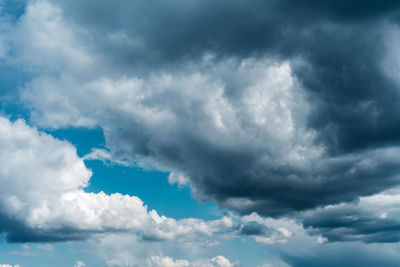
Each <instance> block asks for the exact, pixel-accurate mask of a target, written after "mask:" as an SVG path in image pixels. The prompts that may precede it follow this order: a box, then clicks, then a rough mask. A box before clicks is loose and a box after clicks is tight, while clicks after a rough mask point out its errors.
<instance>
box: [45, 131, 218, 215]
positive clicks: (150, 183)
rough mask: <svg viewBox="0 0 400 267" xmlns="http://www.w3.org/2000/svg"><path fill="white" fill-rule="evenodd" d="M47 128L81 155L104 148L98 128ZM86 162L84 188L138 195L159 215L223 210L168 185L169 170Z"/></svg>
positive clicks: (102, 136) (185, 189)
mask: <svg viewBox="0 0 400 267" xmlns="http://www.w3.org/2000/svg"><path fill="white" fill-rule="evenodd" d="M47 132H48V133H50V134H51V135H53V136H54V137H56V138H58V139H61V140H67V141H69V142H70V143H72V144H73V145H74V146H75V147H76V148H77V153H78V155H79V156H80V157H83V156H84V155H86V154H88V153H89V152H90V151H91V149H92V148H105V140H104V135H103V132H102V130H101V129H86V128H69V129H61V130H55V131H47ZM85 164H86V166H87V167H88V168H89V169H91V170H92V171H93V176H92V178H91V179H90V185H89V186H88V187H87V188H86V189H85V190H86V191H87V192H94V193H98V192H100V191H103V192H105V193H106V194H112V193H121V194H128V195H133V196H137V197H139V198H140V199H141V200H143V202H144V204H145V205H147V206H148V208H149V209H150V210H151V209H155V210H156V211H157V212H158V213H159V214H160V215H165V216H168V217H172V218H175V219H181V218H187V217H194V218H202V219H207V220H208V219H217V218H218V217H220V216H221V212H222V211H220V210H219V209H218V208H217V206H216V205H215V204H214V203H204V204H203V203H198V202H197V201H196V200H195V199H193V198H192V196H191V193H190V189H189V188H187V187H184V188H179V187H178V186H175V185H170V184H169V183H168V174H169V173H166V172H159V171H156V170H144V169H142V168H139V167H127V166H121V165H117V164H112V163H104V162H102V161H100V160H86V161H85Z"/></svg>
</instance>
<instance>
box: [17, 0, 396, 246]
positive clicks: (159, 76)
mask: <svg viewBox="0 0 400 267" xmlns="http://www.w3.org/2000/svg"><path fill="white" fill-rule="evenodd" d="M55 3H57V4H58V5H59V6H60V8H61V10H62V12H60V13H57V14H58V15H59V16H56V18H57V19H58V20H57V19H55V20H53V21H52V22H53V23H54V22H55V23H54V24H53V26H54V25H58V24H57V23H59V24H60V25H62V26H63V27H60V29H61V30H60V32H63V33H64V32H67V33H68V34H66V37H65V36H61V37H65V38H64V39H62V38H61V37H60V36H58V35H55V36H53V35H51V34H52V33H51V32H50V33H48V32H46V34H48V35H49V36H50V38H48V39H49V40H53V41H59V43H57V44H58V46H55V47H57V49H55V50H54V51H53V50H51V48H52V46H45V45H44V46H43V47H40V46H35V47H33V48H32V44H31V42H29V40H28V41H26V43H23V42H22V45H20V46H19V48H18V46H17V45H16V47H17V48H15V52H16V54H18V51H20V52H21V51H25V52H26V54H32V55H37V58H33V59H27V60H26V61H27V62H25V64H29V63H32V62H29V61H35V60H36V61H35V64H37V65H40V70H41V72H40V73H39V74H38V77H37V78H36V79H33V80H32V82H31V83H29V84H28V85H27V86H26V88H25V89H24V91H23V93H22V98H23V101H24V103H26V105H27V106H28V107H29V108H30V110H31V111H32V121H33V122H35V123H37V124H39V125H42V126H46V127H50V128H52V127H55V128H59V127H68V126H71V125H72V126H87V127H93V126H100V127H102V128H103V130H104V132H105V137H106V141H107V145H108V146H109V147H110V148H111V150H112V152H113V153H114V156H115V157H116V158H118V157H119V158H130V159H131V160H135V161H139V162H142V163H143V162H145V163H146V162H149V163H150V164H153V166H155V167H157V168H160V169H163V170H167V171H174V172H177V173H180V174H182V175H184V176H185V177H187V178H188V180H189V181H190V185H191V187H192V189H193V192H194V194H195V195H196V196H197V198H198V199H200V200H215V201H217V202H218V203H219V204H220V205H221V206H222V207H227V208H230V209H233V210H236V211H239V212H241V213H251V212H253V211H256V212H258V213H260V214H263V215H271V216H283V215H288V214H289V215H290V214H294V212H296V211H303V210H306V209H313V208H316V207H319V206H325V205H328V204H336V203H340V202H351V201H354V200H356V199H357V198H358V197H360V196H366V195H372V194H376V193H379V192H381V191H384V190H386V189H388V188H391V187H392V186H395V185H398V184H399V182H400V181H399V175H398V173H399V167H400V164H399V163H400V162H399V161H398V160H397V159H398V158H399V157H398V156H399V154H400V153H399V149H398V146H399V144H400V117H399V116H400V115H399V114H400V112H399V105H398V102H399V100H400V99H399V97H400V95H399V93H400V90H398V83H397V81H395V80H393V79H391V78H390V77H388V75H387V73H385V70H384V69H383V68H382V61H383V59H384V57H386V56H387V55H386V50H385V48H386V45H387V40H386V36H387V34H388V31H389V28H390V27H388V25H390V26H393V27H394V28H395V26H394V25H395V22H394V19H395V16H396V13H398V10H397V7H398V5H399V4H398V3H397V1H396V2H395V1H386V2H384V3H383V2H378V1H362V2H361V1H352V3H350V4H349V3H348V1H347V2H345V1H325V2H324V4H322V3H316V2H315V1H289V0H287V1H279V2H278V1H227V0H221V1H218V2H216V1H208V0H206V1H190V2H188V1H175V0H169V1H163V2H162V3H160V2H155V1H146V2H144V1H120V2H118V3H115V1H55ZM38 10H39V9H36V10H34V11H35V12H36V13H35V12H32V13H28V15H26V16H25V17H24V18H23V19H22V23H21V24H20V27H21V29H20V34H21V35H22V36H25V35H23V33H24V32H25V31H30V33H33V32H34V30H35V29H33V28H29V27H26V25H29V23H30V21H29V20H30V19H33V18H36V17H40V16H44V20H43V21H40V22H41V23H43V24H46V22H47V20H46V19H48V18H47V17H46V14H44V15H43V14H41V13H40V12H38ZM49 10H50V11H49V12H50V14H51V12H53V11H52V10H51V9H49ZM60 14H61V15H60ZM115 14H118V16H116V15H115ZM47 15H48V14H47ZM24 23H26V24H24ZM21 25H22V26H21ZM39 25H40V24H39ZM42 26H43V25H42ZM24 27H25V28H24ZM57 38H61V41H62V42H61V41H60V40H58V39H57ZM18 40H19V39H18V38H15V39H14V40H13V42H14V43H18ZM60 43H61V44H62V45H60ZM35 45H36V43H35ZM42 45H43V44H42ZM63 45H64V46H63ZM49 47H50V49H49ZM18 49H20V50H18ZM54 55H56V56H57V57H54ZM71 55H72V56H71ZM82 55H84V56H87V58H88V60H87V61H88V62H89V63H86V61H84V62H83V63H82V64H80V63H81V61H80V59H81V58H82ZM41 56H43V58H40V57H41ZM46 56H47V57H46ZM389 56H390V55H389ZM49 58H50V59H51V60H50V59H49ZM54 58H57V59H58V60H59V61H60V62H61V63H62V64H57V61H56V60H54ZM72 59H73V60H72ZM74 60H76V61H77V62H78V63H76V62H74ZM93 62H94V63H93ZM77 65H78V66H77ZM54 66H58V67H59V68H60V69H58V70H57V71H58V73H57V74H56V75H55V74H54V73H53V71H54V70H53V68H54ZM248 66H250V67H248ZM389 68H390V66H389ZM43 70H44V71H43ZM46 70H47V72H46ZM265 70H271V71H270V72H268V71H266V72H265ZM43 72H44V74H43ZM282 73H283V74H282ZM85 74H86V75H85ZM263 78H264V79H263ZM280 78H281V80H283V81H285V82H278V84H275V81H277V80H278V81H280ZM221 89H222V90H221ZM219 90H220V91H219ZM110 92H111V93H110ZM49 96H51V97H49ZM246 101H247V102H246ZM287 114H289V115H287ZM348 212H349V213H355V212H356V210H353V209H351V210H348ZM326 216H327V218H330V217H331V216H335V214H334V213H327V214H326ZM305 223H306V225H307V226H315V227H316V228H321V229H322V228H323V227H322V226H321V225H320V224H321V222H320V221H319V220H317V219H311V218H305ZM341 223H344V222H341V221H337V222H336V225H337V227H339V225H341ZM356 226H357V227H354V229H352V230H351V231H355V233H358V232H357V231H363V230H362V228H363V227H364V226H363V224H362V222H359V223H358V224H356ZM386 226H387V225H386ZM332 228H335V227H333V226H332ZM356 228H357V229H356ZM248 230H250V229H248ZM253 230H254V229H253ZM259 230H260V229H259ZM369 230H370V231H372V232H374V231H375V232H381V231H380V229H377V228H374V227H371V228H370V229H369ZM326 235H330V236H331V238H330V239H332V240H340V239H341V238H344V237H339V236H335V235H334V234H333V233H330V232H329V231H327V232H326ZM375 240H378V239H375ZM382 240H385V238H383V239H382ZM364 241H366V242H369V241H368V240H367V239H365V240H364Z"/></svg>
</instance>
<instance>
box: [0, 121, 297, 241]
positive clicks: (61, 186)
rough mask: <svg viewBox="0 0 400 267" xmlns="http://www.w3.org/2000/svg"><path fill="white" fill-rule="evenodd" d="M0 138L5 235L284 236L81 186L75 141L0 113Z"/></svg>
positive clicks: (84, 173)
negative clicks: (182, 215)
mask: <svg viewBox="0 0 400 267" xmlns="http://www.w3.org/2000/svg"><path fill="white" fill-rule="evenodd" d="M0 144H1V146H0V155H1V156H0V205H1V206H0V207H1V213H0V217H1V222H0V231H1V232H4V233H5V234H6V236H7V239H8V240H9V241H11V242H38V241H64V240H74V239H85V238H88V236H89V235H90V234H95V233H106V232H119V231H127V232H131V233H134V234H135V235H136V236H138V238H139V239H140V240H142V241H153V242H155V241H164V240H175V241H176V242H185V241H187V240H195V239H197V238H201V237H213V236H218V235H227V236H231V237H232V238H233V237H235V236H240V235H245V236H246V235H250V236H254V238H255V239H257V238H266V239H270V240H271V241H272V242H274V240H276V242H281V240H284V241H285V239H286V238H287V237H289V236H290V235H289V236H288V235H287V230H284V229H274V228H269V227H267V226H266V225H263V226H262V228H261V229H263V231H261V232H257V233H254V234H253V233H248V232H246V231H245V229H247V228H248V226H247V224H239V223H238V220H235V219H234V218H231V217H223V218H221V219H219V220H213V221H204V220H201V219H195V218H187V219H181V220H174V219H172V218H167V217H165V216H159V215H158V213H157V212H156V211H155V210H151V211H148V210H147V206H145V205H144V204H143V202H142V201H141V200H140V199H139V198H138V197H135V196H128V195H121V194H119V193H115V194H111V195H107V194H105V193H103V192H100V193H97V194H96V193H87V192H85V191H84V188H85V187H86V186H87V185H88V182H89V179H90V177H91V171H90V170H88V169H87V168H86V166H85V164H84V162H83V160H82V159H81V158H79V157H78V156H77V155H76V150H75V148H74V147H73V146H72V145H71V144H70V143H68V142H66V141H60V140H57V139H55V138H53V137H52V136H50V135H47V134H45V133H42V132H39V131H37V130H36V129H34V128H32V127H30V126H28V125H26V124H25V123H24V122H23V121H22V120H17V121H16V122H13V123H12V122H10V121H9V120H8V119H6V118H4V117H0ZM246 223H247V221H246ZM254 223H255V222H254ZM256 241H257V240H256Z"/></svg>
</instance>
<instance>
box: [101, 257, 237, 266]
mask: <svg viewBox="0 0 400 267" xmlns="http://www.w3.org/2000/svg"><path fill="white" fill-rule="evenodd" d="M107 265H108V266H110V267H128V266H143V267H239V266H241V265H240V263H239V262H235V263H231V262H230V261H229V260H228V259H226V258H225V257H223V256H216V257H213V258H211V259H203V260H197V261H194V262H189V261H187V260H175V259H173V258H171V257H166V256H151V257H149V258H146V259H142V260H137V261H131V262H127V261H121V260H117V259H114V260H110V261H108V262H107Z"/></svg>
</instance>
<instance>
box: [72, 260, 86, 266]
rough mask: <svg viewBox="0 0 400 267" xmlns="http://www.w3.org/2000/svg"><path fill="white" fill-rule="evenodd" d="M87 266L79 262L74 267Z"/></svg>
mask: <svg viewBox="0 0 400 267" xmlns="http://www.w3.org/2000/svg"><path fill="white" fill-rule="evenodd" d="M85 266H86V264H85V263H84V262H83V261H77V262H75V264H74V267H85Z"/></svg>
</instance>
